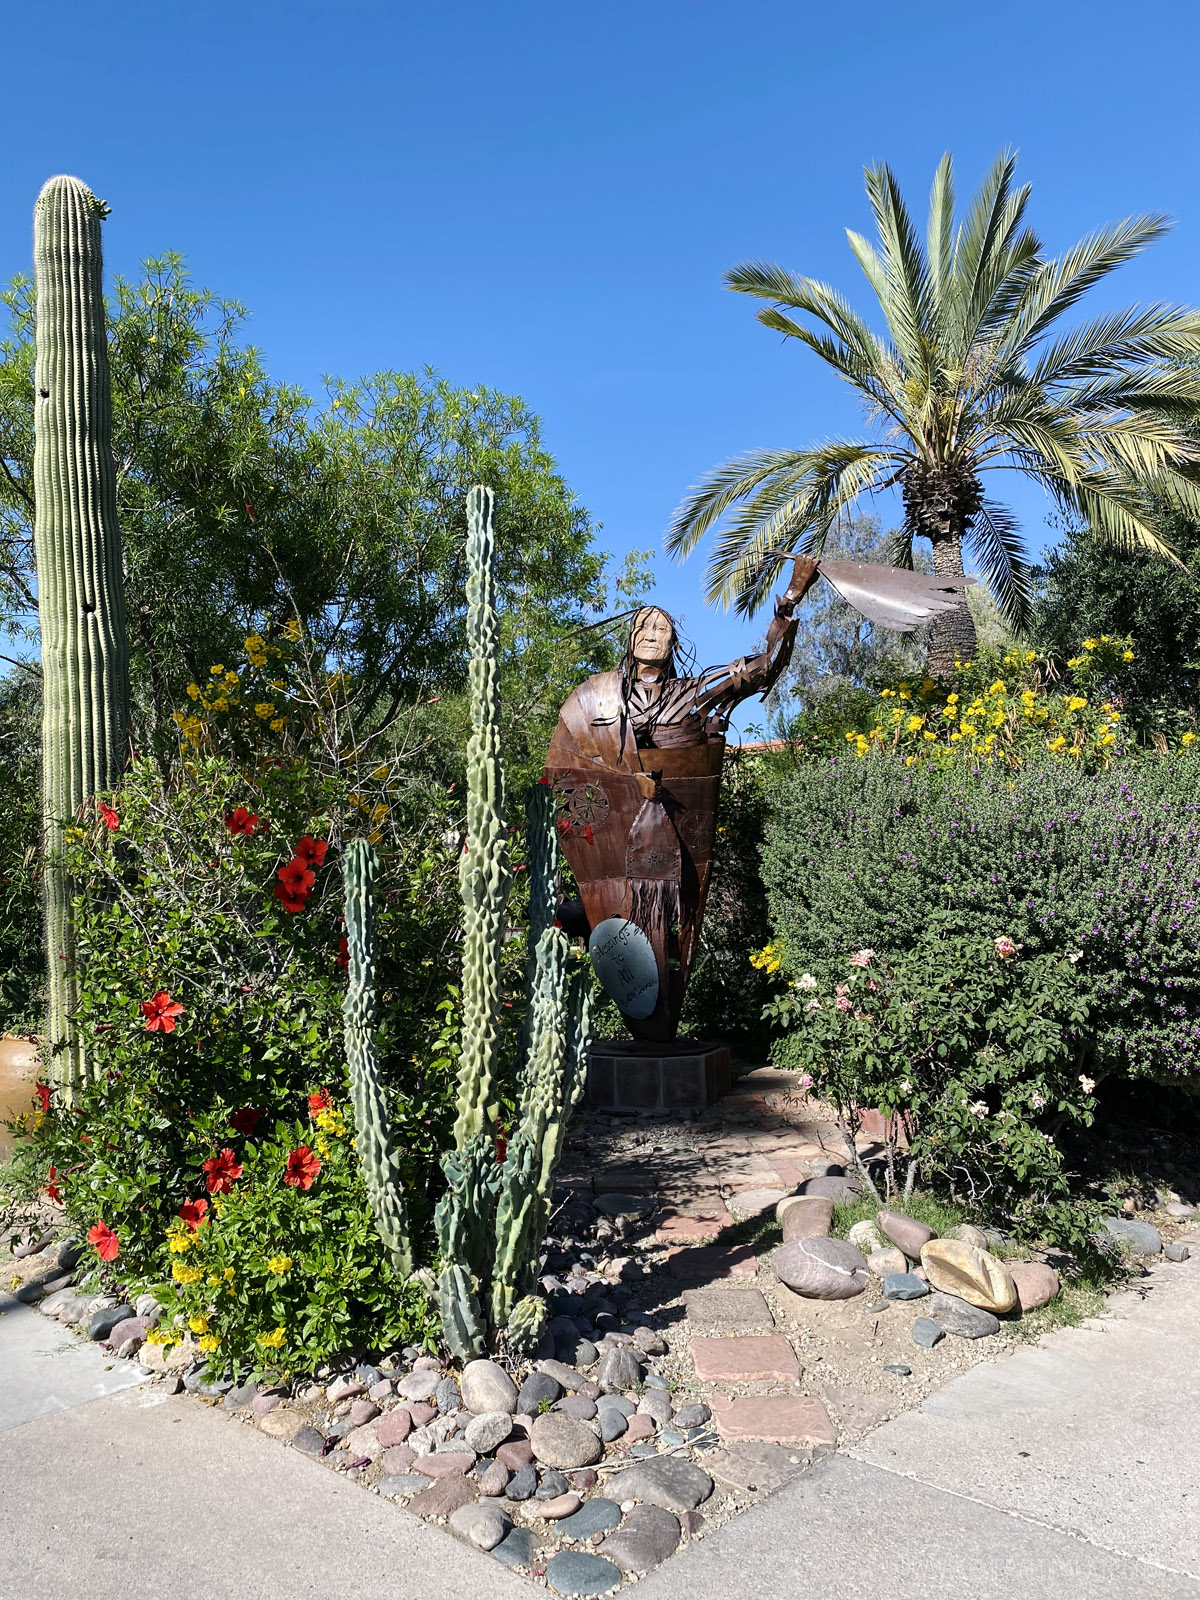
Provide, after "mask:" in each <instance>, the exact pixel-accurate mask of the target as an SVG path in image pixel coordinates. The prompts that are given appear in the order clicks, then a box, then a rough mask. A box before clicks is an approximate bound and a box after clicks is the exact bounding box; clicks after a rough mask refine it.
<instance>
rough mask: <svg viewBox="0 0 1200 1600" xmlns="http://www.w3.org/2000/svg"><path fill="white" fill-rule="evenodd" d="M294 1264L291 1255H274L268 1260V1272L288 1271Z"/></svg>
mask: <svg viewBox="0 0 1200 1600" xmlns="http://www.w3.org/2000/svg"><path fill="white" fill-rule="evenodd" d="M291 1265H292V1258H291V1256H272V1257H271V1259H270V1260H269V1261H268V1262H267V1271H268V1272H280V1273H283V1272H287V1271H288V1270H289V1269H290V1268H291Z"/></svg>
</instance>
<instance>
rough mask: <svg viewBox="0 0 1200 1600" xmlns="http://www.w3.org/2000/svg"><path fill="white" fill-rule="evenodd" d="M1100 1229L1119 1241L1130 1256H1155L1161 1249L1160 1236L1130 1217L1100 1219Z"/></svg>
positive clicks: (1156, 1231)
mask: <svg viewBox="0 0 1200 1600" xmlns="http://www.w3.org/2000/svg"><path fill="white" fill-rule="evenodd" d="M1101 1227H1103V1228H1104V1229H1106V1230H1107V1232H1109V1233H1111V1234H1112V1236H1113V1238H1114V1239H1119V1240H1120V1242H1121V1244H1122V1245H1124V1247H1125V1249H1127V1250H1128V1251H1129V1252H1130V1253H1131V1254H1132V1255H1135V1256H1156V1255H1158V1253H1159V1251H1160V1250H1161V1249H1162V1234H1161V1233H1159V1231H1158V1229H1157V1228H1152V1227H1151V1226H1150V1224H1149V1223H1148V1222H1137V1221H1135V1220H1134V1219H1133V1218H1132V1217H1102V1218H1101Z"/></svg>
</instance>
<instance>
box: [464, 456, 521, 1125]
mask: <svg viewBox="0 0 1200 1600" xmlns="http://www.w3.org/2000/svg"><path fill="white" fill-rule="evenodd" d="M493 510H494V496H493V494H492V491H491V490H490V489H485V488H479V487H477V488H474V489H472V490H471V492H470V494H469V496H468V498H467V572H468V576H467V645H468V649H469V652H470V666H469V669H468V671H469V686H470V702H471V736H470V741H469V743H468V745H467V837H466V846H465V849H464V851H463V856H462V859H461V861H460V862H459V872H458V877H459V888H460V891H461V894H462V902H463V981H462V1046H461V1051H460V1055H459V1073H458V1117H457V1120H456V1121H455V1124H454V1143H455V1146H456V1148H457V1149H459V1150H461V1149H463V1148H464V1146H465V1145H466V1144H467V1143H468V1141H469V1140H471V1139H472V1138H474V1137H476V1136H477V1135H478V1134H480V1133H483V1132H484V1131H485V1130H494V1128H495V1126H496V1119H497V1113H498V1106H497V1104H496V1100H495V1080H496V1065H497V1061H496V1058H497V1055H498V1052H499V1046H500V950H501V945H502V943H503V938H504V909H505V906H506V905H507V903H508V895H509V890H510V888H511V887H512V873H511V871H510V869H509V865H508V853H507V849H506V843H505V829H504V769H503V766H502V764H501V759H500V663H499V659H498V657H499V641H500V623H499V618H498V616H497V614H496V578H495V550H496V547H495V534H494V529H493V520H492V519H493Z"/></svg>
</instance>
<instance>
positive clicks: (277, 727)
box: [268, 717, 287, 733]
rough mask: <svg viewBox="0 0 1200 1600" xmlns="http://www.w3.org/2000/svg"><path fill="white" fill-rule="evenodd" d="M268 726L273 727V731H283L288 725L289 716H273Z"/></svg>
mask: <svg viewBox="0 0 1200 1600" xmlns="http://www.w3.org/2000/svg"><path fill="white" fill-rule="evenodd" d="M268 726H269V728H270V729H271V732H272V733H282V732H283V730H284V729H285V728H286V727H287V718H286V717H272V719H271V721H270V723H269V724H268Z"/></svg>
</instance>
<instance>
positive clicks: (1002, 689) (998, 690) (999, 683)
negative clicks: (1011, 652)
mask: <svg viewBox="0 0 1200 1600" xmlns="http://www.w3.org/2000/svg"><path fill="white" fill-rule="evenodd" d="M988 693H989V694H1007V693H1008V685H1007V684H1006V683H1005V681H1004V679H1003V678H997V679H996V681H995V683H994V684H993V685H992V687H991V688H990V689H989V690H988Z"/></svg>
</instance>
